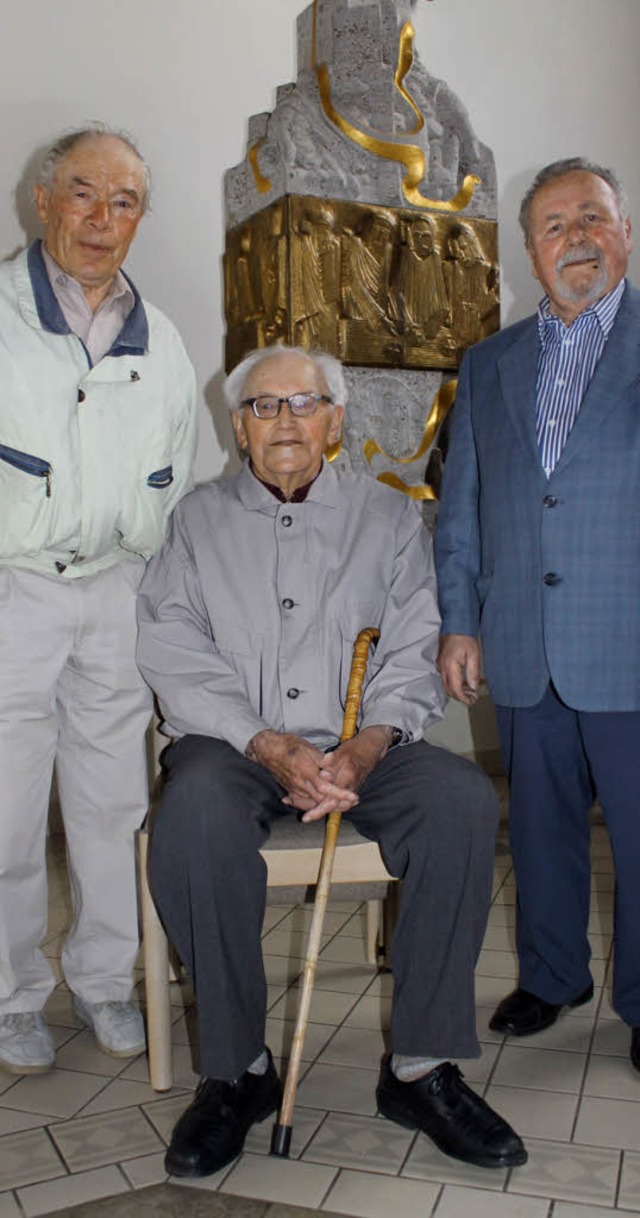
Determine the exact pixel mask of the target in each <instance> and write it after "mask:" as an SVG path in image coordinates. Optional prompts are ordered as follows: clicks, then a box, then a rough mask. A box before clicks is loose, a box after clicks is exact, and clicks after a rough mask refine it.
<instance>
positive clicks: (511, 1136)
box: [376, 1060, 527, 1167]
mask: <svg viewBox="0 0 640 1218" xmlns="http://www.w3.org/2000/svg"><path fill="white" fill-rule="evenodd" d="M462 1077H463V1076H462V1073H461V1072H460V1070H459V1069H458V1067H457V1066H454V1065H452V1063H451V1062H443V1063H442V1065H440V1066H436V1068H435V1070H431V1071H430V1072H429V1074H426V1075H425V1076H424V1078H419V1079H417V1081H416V1082H414V1083H401V1082H400V1080H399V1079H397V1078H396V1076H395V1074H394V1073H393V1071H392V1069H391V1064H390V1061H389V1060H387V1061H386V1062H385V1063H384V1064H383V1067H382V1072H381V1074H380V1081H379V1083H378V1089H377V1091H376V1099H377V1101H378V1108H379V1109H380V1112H381V1113H382V1115H383V1116H386V1117H388V1118H389V1120H390V1121H395V1122H396V1124H397V1125H402V1126H403V1128H404V1129H421V1130H422V1132H423V1133H426V1134H428V1136H429V1137H430V1138H431V1140H432V1142H435V1144H436V1146H437V1147H438V1149H439V1150H442V1151H443V1152H444V1154H445V1155H452V1156H453V1158H454V1159H462V1160H463V1161H464V1162H465V1163H473V1164H475V1166H476V1167H519V1166H520V1165H521V1164H522V1163H526V1161H527V1152H526V1150H525V1148H524V1146H523V1144H522V1140H521V1139H520V1138H519V1137H518V1135H517V1133H515V1132H514V1130H513V1129H512V1128H511V1126H510V1125H507V1122H506V1121H503V1119H502V1117H500V1116H498V1114H497V1112H494V1111H493V1109H492V1108H490V1107H489V1105H488V1104H486V1103H485V1101H484V1100H482V1099H481V1098H480V1096H479V1095H476V1094H475V1092H474V1091H471V1089H470V1088H469V1087H467V1084H466V1083H464V1082H463V1081H462Z"/></svg>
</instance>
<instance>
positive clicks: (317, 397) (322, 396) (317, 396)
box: [240, 393, 334, 423]
mask: <svg viewBox="0 0 640 1218" xmlns="http://www.w3.org/2000/svg"><path fill="white" fill-rule="evenodd" d="M261 398H268V399H269V400H270V401H272V402H275V403H276V405H277V407H278V409H277V410H276V413H275V414H272V415H268V416H266V415H261V414H258V412H257V410H256V402H259V401H260V399H261ZM294 398H313V399H314V402H315V405H314V408H313V410H310V411H309V413H308V414H298V413H297V411H295V410H293V409H292V407H291V402H292V400H293V399H294ZM285 402H286V404H287V406H288V407H289V413H290V414H292V415H293V417H294V419H311V418H313V416H314V414H316V412H317V410H318V406H319V405H320V403H321V402H326V403H327V405H329V406H333V405H334V401H333V398H330V397H328V396H327V394H326V393H292V394H290V395H289V397H287V398H279V397H278V396H277V394H275V393H259V394H257V396H256V397H255V398H245V399H244V401H243V402H241V403H240V405H241V406H248V407H249V408H250V409H251V410H252V411H253V414H254V416H255V418H256V419H260V422H261V423H271V422H272V421H273V419H277V418H278V416H279V414H280V411H281V410H282V407H283V406H284V404H285Z"/></svg>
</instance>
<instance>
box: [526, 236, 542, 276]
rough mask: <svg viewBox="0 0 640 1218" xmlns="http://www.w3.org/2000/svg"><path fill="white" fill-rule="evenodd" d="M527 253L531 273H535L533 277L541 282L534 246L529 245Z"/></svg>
mask: <svg viewBox="0 0 640 1218" xmlns="http://www.w3.org/2000/svg"><path fill="white" fill-rule="evenodd" d="M527 254H528V255H529V266H530V268H531V274H532V275H533V278H534V279H537V280H538V282H539V281H540V276H539V274H538V268H537V266H536V256H535V254H534V252H533V248H532V246H530V245H528V246H527Z"/></svg>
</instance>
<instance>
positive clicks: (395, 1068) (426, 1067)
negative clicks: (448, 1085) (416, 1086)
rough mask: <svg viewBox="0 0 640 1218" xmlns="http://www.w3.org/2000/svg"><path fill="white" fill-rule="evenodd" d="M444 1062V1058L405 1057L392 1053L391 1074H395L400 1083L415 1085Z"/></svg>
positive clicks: (402, 1054)
mask: <svg viewBox="0 0 640 1218" xmlns="http://www.w3.org/2000/svg"><path fill="white" fill-rule="evenodd" d="M446 1060H447V1059H446V1058H445V1057H407V1056H406V1055H405V1054H404V1053H394V1054H393V1056H392V1058H391V1073H392V1074H395V1076H396V1078H397V1079H398V1081H399V1082H401V1083H415V1082H416V1081H417V1079H419V1078H424V1076H425V1074H430V1073H431V1071H432V1070H435V1068H436V1066H441V1065H442V1063H443V1062H444V1061H446Z"/></svg>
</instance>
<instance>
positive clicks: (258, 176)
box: [247, 136, 273, 195]
mask: <svg viewBox="0 0 640 1218" xmlns="http://www.w3.org/2000/svg"><path fill="white" fill-rule="evenodd" d="M265 142H266V140H265V137H264V136H263V137H262V139H260V140H257V142H256V143H255V144H252V145H251V147H250V149H249V151H248V153H247V160H248V161H249V164H250V166H251V168H252V169H253V176H254V178H255V183H256V189H257V190H259V191H260V194H261V195H266V194H268V193H269V191H270V190H271V187H272V185H273V183H272V182H271V181H270V180H269V178H265V177H264V176H263V174H262V173H261V172H260V166H259V164H258V153H259V151H260V149H261V148H262V145H263V144H264V143H265Z"/></svg>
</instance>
